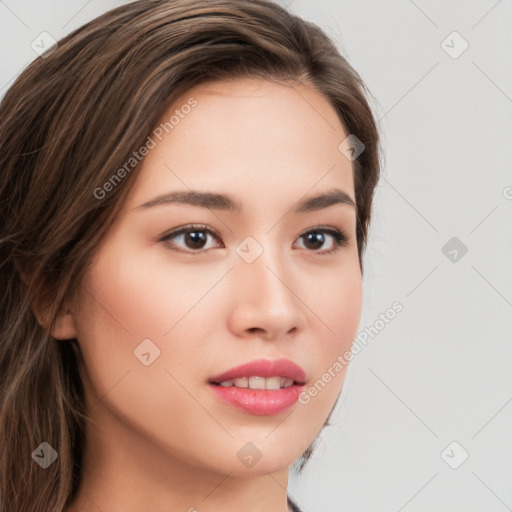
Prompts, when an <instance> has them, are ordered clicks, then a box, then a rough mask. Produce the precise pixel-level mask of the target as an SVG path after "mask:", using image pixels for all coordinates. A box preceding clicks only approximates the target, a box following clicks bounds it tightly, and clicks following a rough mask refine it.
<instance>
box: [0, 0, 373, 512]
mask: <svg viewBox="0 0 512 512" xmlns="http://www.w3.org/2000/svg"><path fill="white" fill-rule="evenodd" d="M379 168H380V162H379V136H378V131H377V128H376V123H375V120H374V117H373V115H372V112H371V109H370V107H369V105H368V103H367V100H366V88H365V86H364V84H363V83H362V81H361V79H360V77H359V76H358V74H357V73H356V72H355V71H354V70H353V69H352V68H351V66H350V65H349V64H348V63H347V61H346V60H345V59H344V58H343V57H342V56H341V55H340V54H339V53H338V51H337V49H336V47H335V46H334V45H333V43H332V42H331V41H330V40H329V39H328V38H327V36H326V35H325V34H324V33H323V32H322V31H321V30H320V29H319V28H318V27H317V26H315V25H314V24H312V23H309V22H306V21H303V20H301V19H300V18H298V17H295V16H293V15H291V14H290V13H288V12H287V11H285V10H284V9H282V8H281V7H279V6H278V5H276V4H274V3H271V2H267V1H265V0H251V1H248V0H139V1H135V2H131V3H128V4H127V5H124V6H122V7H119V8H117V9H114V10H112V11H110V12H108V13H106V14H104V15H103V16H101V17H99V18H97V19H95V20H93V21H92V22H90V23H88V24H87V25H85V26H84V27H82V28H80V29H79V30H77V31H75V32H74V33H72V34H71V35H69V36H67V37H65V38H64V39H62V40H61V41H59V43H58V45H57V46H56V47H55V48H52V49H51V50H49V51H48V52H47V53H46V54H44V55H43V56H42V57H41V58H38V59H36V60H35V61H34V62H33V63H32V64H31V65H30V66H28V68H27V69H26V70H25V71H24V72H23V73H22V74H21V76H20V77H19V78H18V79H17V80H16V82H15V83H14V85H13V86H12V87H11V88H10V90H9V91H8V92H7V94H6V95H5V97H4V99H3V101H2V103H1V105H0V289H1V290H2V294H1V298H0V301H1V303H0V439H1V446H0V497H1V500H2V501H1V510H2V512H49V511H52V512H53V511H55V512H57V511H58V512H61V511H65V512H93V511H98V510H101V511H104V512H113V511H119V510H122V511H123V512H135V511H137V512H139V511H141V510H151V511H152V512H163V511H166V512H168V511H171V510H172V511H189V512H193V511H199V512H213V511H219V510H223V511H235V510H236V511H239V510H245V511H251V512H262V511H266V512H268V511H272V512H285V511H286V510H300V509H299V508H298V507H297V505H296V504H295V503H294V502H293V499H291V498H290V497H289V496H288V495H287V484H288V471H289V469H290V467H291V466H292V465H293V464H294V462H296V461H299V471H300V470H301V469H302V467H303V465H304V464H305V462H306V461H307V460H308V458H309V457H310V456H311V453H312V451H313V448H314V442H315V440H316V438H317V436H318V434H319V433H320V431H321V429H322V428H323V427H324V426H325V425H327V424H328V419H329V415H330V413H331V411H332V410H333V408H334V406H335V404H336V400H337V398H338V396H339V394H340V391H341V388H342V384H343V380H344V375H345V371H346V366H345V365H343V364H341V363H340V362H339V359H340V355H342V354H344V353H347V351H349V350H350V346H351V342H352V340H353V339H354V337H355V335H356V332H357V329H358V324H359V319H360V313H361V305H362V270H363V265H362V256H363V253H364V249H365V246H366V241H367V231H368V226H369V221H370V213H371V207H372V198H373V194H374V189H375V186H376V184H377V181H378V177H379Z"/></svg>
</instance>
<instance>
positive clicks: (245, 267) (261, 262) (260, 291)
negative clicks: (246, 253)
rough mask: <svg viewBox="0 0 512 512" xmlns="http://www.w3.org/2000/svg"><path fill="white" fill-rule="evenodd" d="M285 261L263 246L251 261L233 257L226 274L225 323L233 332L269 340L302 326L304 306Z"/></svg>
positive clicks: (292, 331)
mask: <svg viewBox="0 0 512 512" xmlns="http://www.w3.org/2000/svg"><path fill="white" fill-rule="evenodd" d="M285 263H286V262H285V261H284V257H283V255H282V254H281V255H279V254H277V252H271V251H270V250H268V249H267V248H265V249H264V250H263V252H262V254H261V255H260V256H259V257H258V258H257V259H256V260H255V261H253V262H252V263H247V262H246V261H244V260H243V259H242V258H238V259H237V261H236V263H235V268H234V269H233V271H232V272H231V276H230V279H231V294H230V295H231V301H230V304H231V311H230V315H229V327H230V329H231V331H232V332H233V333H234V334H236V335H237V336H239V337H246V338H247V337H257V338H263V339H265V340H269V341H272V340H278V339H282V338H285V337H294V336H296V335H297V334H299V333H300V332H302V331H303V330H304V326H305V323H306V317H305V311H304V308H305V307H306V306H305V305H304V302H303V300H304V299H302V297H300V293H298V291H297V290H296V288H297V286H298V283H297V282H296V277H295V278H294V272H293V268H290V266H289V265H288V266H287V267H288V268H285V267H286V264H285ZM297 275H298V274H297V273H295V276H297Z"/></svg>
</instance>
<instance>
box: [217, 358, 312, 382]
mask: <svg viewBox="0 0 512 512" xmlns="http://www.w3.org/2000/svg"><path fill="white" fill-rule="evenodd" d="M252 376H259V377H266V378H267V377H286V378H288V379H293V380H294V381H295V383H296V384H298V385H302V384H304V383H305V381H306V372H305V371H304V370H303V369H302V368H301V367H300V366H299V365H297V364H295V363H294V362H292V361H290V360H289V359H274V360H269V359H257V360H255V361H251V362H249V363H246V364H242V365H240V366H237V367H236V368H231V369H230V370H228V371H227V372H224V373H221V374H219V375H215V376H214V377H212V378H211V379H209V382H210V383H211V384H220V383H221V382H223V381H225V380H232V379H239V378H242V377H252Z"/></svg>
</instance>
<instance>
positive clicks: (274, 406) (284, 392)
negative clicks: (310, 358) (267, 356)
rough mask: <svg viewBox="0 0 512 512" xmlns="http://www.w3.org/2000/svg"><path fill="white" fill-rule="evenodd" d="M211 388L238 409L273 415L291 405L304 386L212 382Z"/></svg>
mask: <svg viewBox="0 0 512 512" xmlns="http://www.w3.org/2000/svg"><path fill="white" fill-rule="evenodd" d="M210 388H211V390H212V391H213V393H215V395H217V396H218V397H219V398H220V399H221V400H224V401H225V402H227V403H228V404H231V405H232V406H234V407H236V408H237V409H240V410H242V411H245V412H249V413H251V414H259V415H272V414H279V413H280V412H282V411H284V410H286V409H288V408H289V407H291V406H292V405H293V404H294V403H295V402H296V401H297V400H298V398H299V395H300V393H301V392H302V390H303V389H304V386H303V385H302V386H299V385H296V384H294V385H293V386H290V387H288V388H282V389H249V388H236V387H234V386H219V385H215V384H210Z"/></svg>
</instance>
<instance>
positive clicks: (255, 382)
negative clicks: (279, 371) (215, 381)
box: [220, 376, 293, 389]
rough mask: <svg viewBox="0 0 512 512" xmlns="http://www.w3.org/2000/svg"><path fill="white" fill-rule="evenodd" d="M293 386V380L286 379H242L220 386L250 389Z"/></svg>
mask: <svg viewBox="0 0 512 512" xmlns="http://www.w3.org/2000/svg"><path fill="white" fill-rule="evenodd" d="M292 385H293V379H288V378H286V377H268V378H265V377H258V376H254V377H241V378H239V379H232V380H225V381H223V382H221V383H220V386H223V387H230V386H234V387H236V388H249V389H281V388H288V387H290V386H292Z"/></svg>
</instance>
